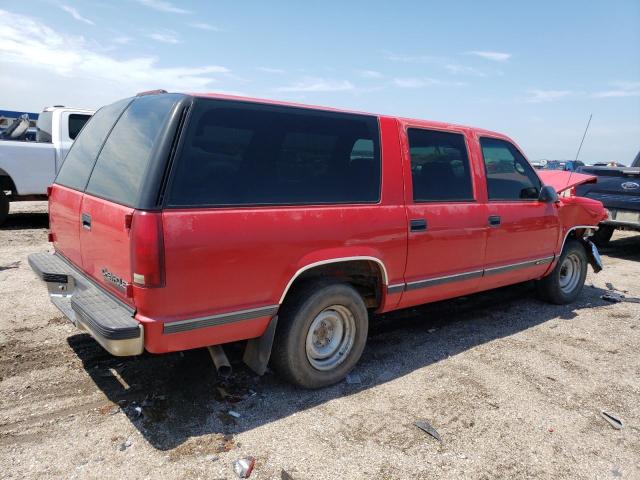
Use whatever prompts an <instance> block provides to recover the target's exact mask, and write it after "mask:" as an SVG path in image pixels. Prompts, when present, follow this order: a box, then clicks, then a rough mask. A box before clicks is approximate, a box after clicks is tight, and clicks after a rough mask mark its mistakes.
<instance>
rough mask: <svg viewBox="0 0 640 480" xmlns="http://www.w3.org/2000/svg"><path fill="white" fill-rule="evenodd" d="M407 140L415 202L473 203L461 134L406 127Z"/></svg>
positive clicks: (467, 164) (467, 163)
mask: <svg viewBox="0 0 640 480" xmlns="http://www.w3.org/2000/svg"><path fill="white" fill-rule="evenodd" d="M408 137H409V152H410V154H411V178H412V184H413V200H414V201H415V202H445V201H452V202H460V201H471V200H473V189H472V187H471V169H470V168H469V157H468V156H467V146H466V144H465V141H464V136H463V135H462V134H459V133H450V132H440V131H436V130H422V129H417V128H410V129H409V132H408Z"/></svg>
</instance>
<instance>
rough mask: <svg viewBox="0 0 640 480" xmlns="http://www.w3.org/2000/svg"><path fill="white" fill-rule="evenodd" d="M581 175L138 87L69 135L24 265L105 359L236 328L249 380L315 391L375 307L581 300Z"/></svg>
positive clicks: (498, 142)
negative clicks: (519, 291) (528, 297)
mask: <svg viewBox="0 0 640 480" xmlns="http://www.w3.org/2000/svg"><path fill="white" fill-rule="evenodd" d="M538 173H539V174H540V175H538ZM543 175H544V176H543ZM593 180H595V178H594V177H592V176H588V175H580V174H577V173H572V174H570V173H568V172H562V171H540V172H537V173H536V171H535V170H534V169H533V168H532V167H531V165H530V164H529V162H528V161H527V159H526V158H525V156H524V155H523V154H522V153H521V151H520V149H519V148H518V147H517V146H516V144H515V143H514V142H513V141H512V140H511V139H509V138H508V137H506V136H505V135H501V134H499V133H495V132H490V131H487V130H482V129H478V128H472V127H463V126H456V125H451V124H449V123H438V122H431V121H424V120H411V119H405V118H399V117H391V116H383V115H372V114H363V113H355V112H347V111H340V110H336V109H328V108H322V107H311V106H302V105H295V104H287V103H281V102H276V101H271V100H257V99H247V98H240V97H230V96H225V95H215V94H194V95H183V94H175V93H166V92H164V93H158V92H156V93H145V94H142V95H140V96H137V97H134V98H128V99H125V100H121V101H119V102H116V103H114V104H111V105H109V106H106V107H104V108H102V109H101V110H99V111H98V112H97V113H96V114H95V116H94V117H93V119H92V120H91V121H90V122H89V123H88V124H87V126H86V127H85V129H84V130H83V131H82V133H81V134H80V136H79V137H78V139H77V140H76V142H75V143H74V145H73V148H72V149H71V151H70V152H69V155H68V156H67V159H66V161H65V163H64V165H63V166H62V169H61V170H60V172H59V174H58V176H57V177H56V180H55V183H54V184H53V186H52V188H51V194H50V196H49V212H50V226H51V231H50V234H49V235H50V239H51V241H52V242H53V247H54V249H55V254H54V255H51V254H49V253H34V254H31V255H30V256H29V263H30V265H31V267H32V268H33V270H34V271H35V272H36V273H37V274H38V275H39V276H40V278H41V279H42V280H44V281H45V282H46V283H47V285H48V288H49V291H50V292H51V300H52V301H53V303H54V304H55V305H56V306H57V307H58V308H59V309H60V310H61V311H62V312H63V313H64V314H65V315H66V316H67V317H68V318H69V319H70V320H71V321H72V322H73V323H74V324H75V325H76V326H77V327H79V328H81V329H84V330H86V331H87V332H88V333H90V334H91V335H92V336H93V337H94V338H95V339H96V340H97V341H98V342H99V343H100V344H101V345H102V346H103V347H104V348H105V349H106V350H108V351H109V352H111V353H112V354H114V355H137V354H140V353H142V352H143V351H144V350H147V351H149V352H152V353H164V352H173V351H180V350H186V349H191V348H200V347H207V346H219V345H222V344H225V343H229V342H237V341H243V340H246V341H247V343H246V348H245V354H244V360H245V363H247V364H248V365H249V366H250V367H251V368H252V369H254V370H255V371H256V372H257V373H259V374H262V373H264V371H265V370H266V368H267V362H268V361H269V359H271V364H272V365H273V367H274V369H275V370H277V371H278V372H279V373H280V374H281V375H282V376H283V377H285V378H286V379H288V380H290V381H291V382H293V383H295V384H297V385H301V386H304V387H309V388H316V387H322V386H326V385H330V384H333V383H336V382H339V381H340V380H342V379H343V378H344V377H345V376H346V375H347V373H348V372H349V371H350V370H351V369H352V368H353V367H354V366H355V364H356V363H357V362H358V359H359V358H360V355H361V354H362V351H363V349H364V346H365V343H366V340H367V330H368V323H369V316H370V314H372V313H374V312H377V313H383V312H388V311H392V310H396V309H401V308H408V307H412V306H414V305H419V304H424V303H428V302H434V301H439V300H444V299H447V298H453V297H457V296H461V295H468V294H471V293H474V292H478V291H482V290H488V289H492V288H497V287H501V286H504V285H509V284H513V283H518V282H523V281H527V280H537V281H538V282H537V285H538V288H539V291H540V293H541V296H542V297H543V298H545V299H546V300H547V301H549V302H552V303H556V304H566V303H569V302H572V301H573V300H575V299H576V298H577V296H578V295H579V294H580V292H581V290H582V287H583V284H584V280H585V276H586V274H587V264H588V263H589V262H590V263H592V265H594V269H596V271H597V270H598V269H599V268H601V266H599V264H598V256H597V250H594V249H595V247H593V244H592V243H591V242H589V241H588V240H586V239H585V236H587V235H588V232H589V231H590V230H591V229H592V228H595V226H597V225H598V223H599V222H600V221H601V220H602V219H603V218H604V216H605V213H604V208H603V207H602V204H601V203H600V202H598V201H594V200H590V199H587V198H580V197H575V196H570V195H567V196H563V197H560V196H559V195H558V192H563V191H565V190H567V189H571V188H572V187H573V186H575V185H577V184H580V183H583V182H589V181H593ZM215 352H217V353H216V354H215V355H212V356H213V357H214V358H220V357H221V356H222V357H224V353H223V352H222V348H217V349H215Z"/></svg>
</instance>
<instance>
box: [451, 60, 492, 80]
mask: <svg viewBox="0 0 640 480" xmlns="http://www.w3.org/2000/svg"><path fill="white" fill-rule="evenodd" d="M444 68H445V70H447V71H448V72H449V73H452V74H454V75H470V76H473V77H486V76H487V74H486V73H484V72H481V71H480V70H478V69H477V68H473V67H469V66H467V65H460V64H457V63H449V64H447V65H445V66H444Z"/></svg>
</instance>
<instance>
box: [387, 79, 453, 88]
mask: <svg viewBox="0 0 640 480" xmlns="http://www.w3.org/2000/svg"><path fill="white" fill-rule="evenodd" d="M393 84H394V85H395V86H396V87H400V88H424V87H432V86H435V85H442V86H447V85H448V86H454V87H461V86H464V85H466V84H465V83H464V82H447V81H444V80H438V79H437V78H417V77H405V78H394V79H393Z"/></svg>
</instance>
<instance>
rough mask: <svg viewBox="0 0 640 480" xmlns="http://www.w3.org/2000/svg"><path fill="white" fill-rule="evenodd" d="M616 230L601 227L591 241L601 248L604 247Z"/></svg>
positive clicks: (607, 226) (605, 226) (606, 226)
mask: <svg viewBox="0 0 640 480" xmlns="http://www.w3.org/2000/svg"><path fill="white" fill-rule="evenodd" d="M613 230H614V228H613V227H612V226H610V225H600V228H598V230H596V233H594V234H593V236H592V237H591V240H593V243H595V244H596V245H597V246H599V247H604V246H606V245H607V244H608V243H609V240H611V236H612V235H613Z"/></svg>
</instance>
